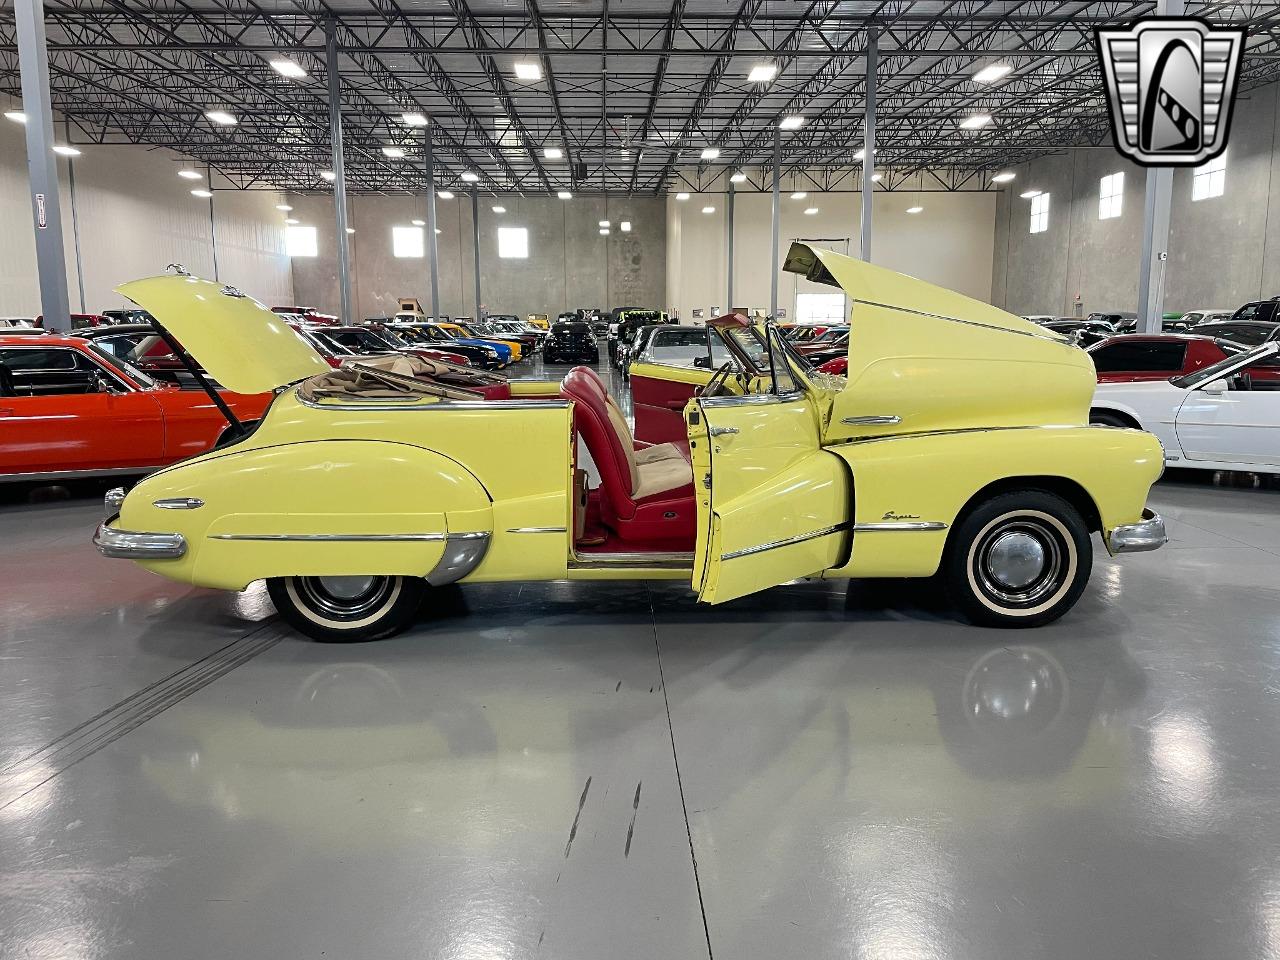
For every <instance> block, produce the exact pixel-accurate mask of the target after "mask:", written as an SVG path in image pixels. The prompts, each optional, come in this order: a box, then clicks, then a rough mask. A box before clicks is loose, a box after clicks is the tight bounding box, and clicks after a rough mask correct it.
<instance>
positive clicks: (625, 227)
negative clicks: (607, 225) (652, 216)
mask: <svg viewBox="0 0 1280 960" xmlns="http://www.w3.org/2000/svg"><path fill="white" fill-rule="evenodd" d="M618 229H619V230H621V231H622V232H623V233H630V232H631V221H630V220H623V221H622V222H621V223H620V224H618Z"/></svg>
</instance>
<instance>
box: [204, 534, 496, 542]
mask: <svg viewBox="0 0 1280 960" xmlns="http://www.w3.org/2000/svg"><path fill="white" fill-rule="evenodd" d="M452 536H455V537H459V536H462V537H466V536H481V537H487V536H488V534H487V533H481V534H453V535H452ZM209 539H210V540H266V541H289V542H293V541H305V542H320V543H381V542H399V541H426V542H439V541H441V540H445V539H447V535H446V534H443V533H211V534H209Z"/></svg>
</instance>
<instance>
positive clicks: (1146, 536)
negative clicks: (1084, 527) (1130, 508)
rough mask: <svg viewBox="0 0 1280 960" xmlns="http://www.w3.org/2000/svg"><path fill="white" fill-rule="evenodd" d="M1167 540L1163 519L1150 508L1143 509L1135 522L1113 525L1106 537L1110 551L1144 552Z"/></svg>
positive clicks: (1154, 548)
mask: <svg viewBox="0 0 1280 960" xmlns="http://www.w3.org/2000/svg"><path fill="white" fill-rule="evenodd" d="M1168 542H1169V536H1168V534H1166V533H1165V531H1164V519H1163V518H1162V517H1161V516H1160V514H1158V513H1155V512H1154V511H1152V510H1143V511H1142V519H1141V520H1139V521H1138V522H1137V523H1126V524H1125V525H1124V526H1121V527H1114V528H1113V529H1112V530H1111V534H1110V536H1108V537H1107V546H1108V547H1110V548H1111V552H1112V553H1145V552H1146V551H1148V550H1158V549H1160V548H1161V547H1163V546H1164V545H1165V544H1166V543H1168Z"/></svg>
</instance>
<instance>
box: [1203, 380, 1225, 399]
mask: <svg viewBox="0 0 1280 960" xmlns="http://www.w3.org/2000/svg"><path fill="white" fill-rule="evenodd" d="M1200 389H1201V391H1202V392H1204V393H1207V394H1210V395H1211V396H1215V397H1218V396H1221V395H1222V394H1224V393H1226V392H1227V381H1226V380H1210V381H1209V382H1208V383H1206V384H1205V385H1204V386H1203V387H1201V388H1200Z"/></svg>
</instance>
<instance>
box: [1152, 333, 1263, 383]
mask: <svg viewBox="0 0 1280 960" xmlns="http://www.w3.org/2000/svg"><path fill="white" fill-rule="evenodd" d="M1275 352H1276V345H1275V344H1274V343H1264V344H1263V345H1262V346H1260V347H1255V348H1254V349H1252V350H1250V351H1248V352H1247V353H1237V354H1235V355H1234V356H1229V357H1227V358H1226V359H1225V360H1219V361H1218V362H1217V363H1213V364H1210V365H1209V366H1207V367H1201V368H1200V369H1199V370H1196V371H1195V372H1193V373H1188V374H1186V375H1185V376H1181V377H1174V378H1172V379H1171V380H1170V381H1169V382H1170V383H1172V384H1173V385H1174V386H1175V387H1182V388H1183V389H1184V390H1190V389H1191V388H1193V387H1198V386H1199V385H1200V384H1202V383H1208V382H1209V381H1211V380H1217V379H1219V378H1220V377H1223V376H1225V375H1226V374H1227V372H1229V371H1231V370H1234V369H1235V368H1236V367H1239V366H1241V365H1248V364H1250V363H1253V362H1254V361H1255V360H1260V359H1262V358H1264V357H1268V356H1274V355H1275ZM1272 362H1273V363H1274V362H1276V361H1275V360H1273V361H1272Z"/></svg>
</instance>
